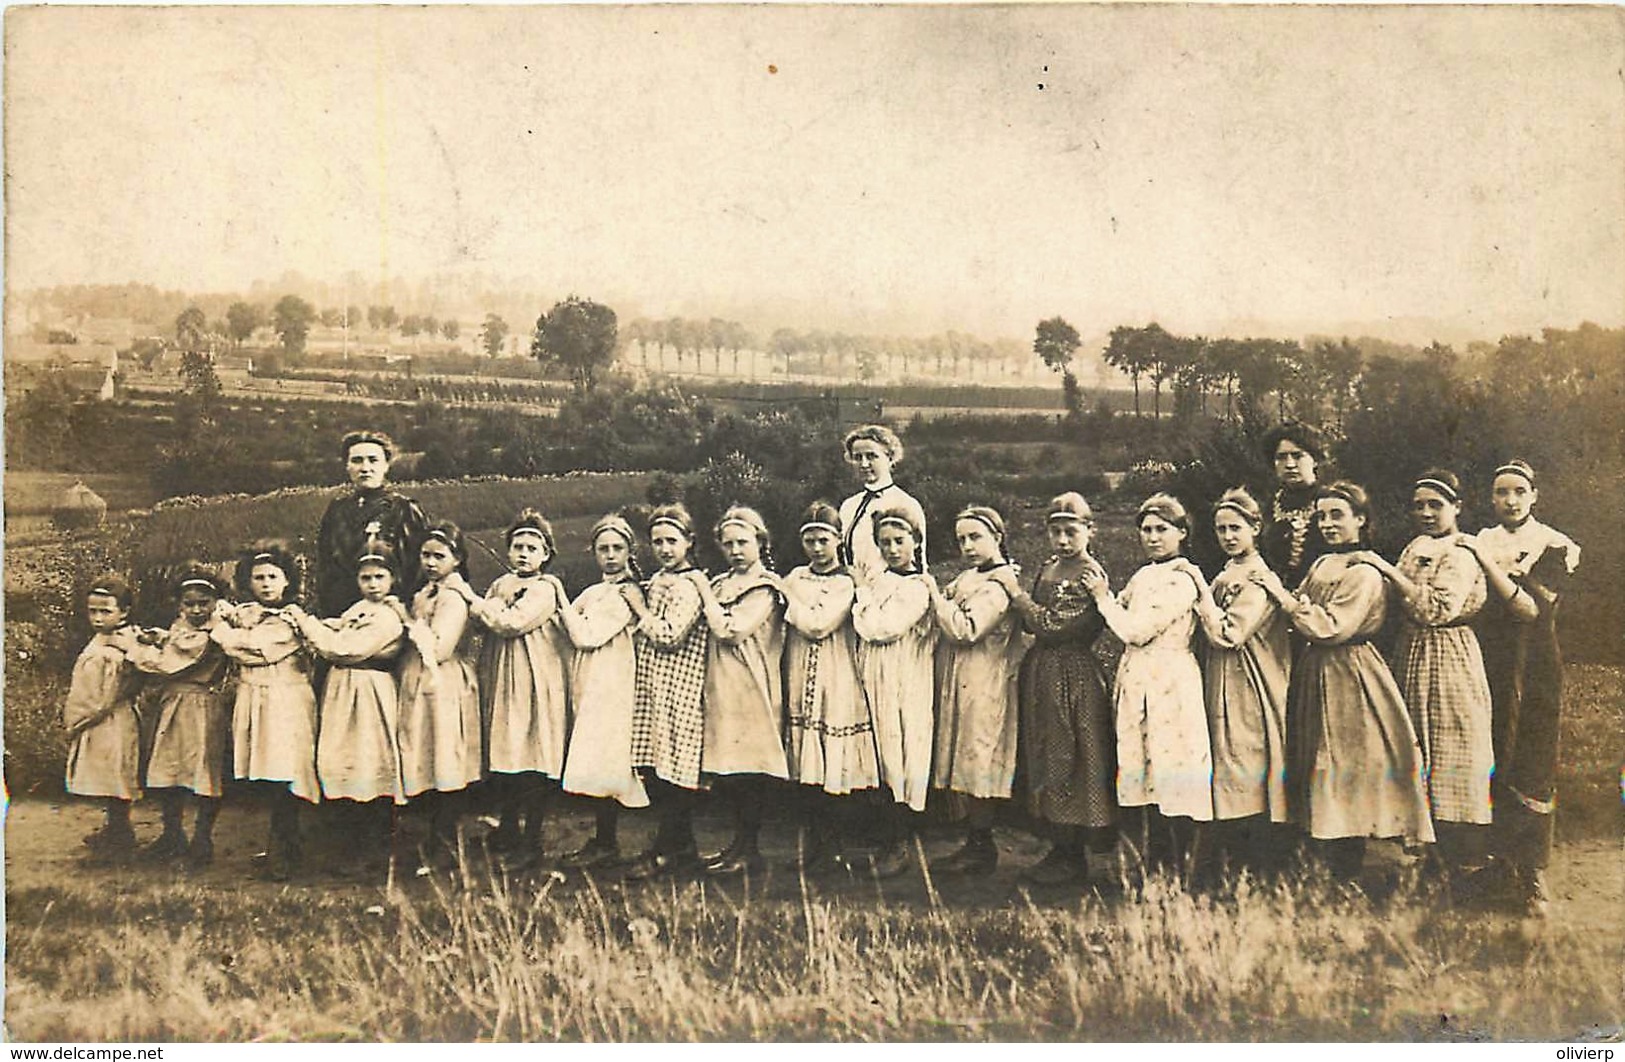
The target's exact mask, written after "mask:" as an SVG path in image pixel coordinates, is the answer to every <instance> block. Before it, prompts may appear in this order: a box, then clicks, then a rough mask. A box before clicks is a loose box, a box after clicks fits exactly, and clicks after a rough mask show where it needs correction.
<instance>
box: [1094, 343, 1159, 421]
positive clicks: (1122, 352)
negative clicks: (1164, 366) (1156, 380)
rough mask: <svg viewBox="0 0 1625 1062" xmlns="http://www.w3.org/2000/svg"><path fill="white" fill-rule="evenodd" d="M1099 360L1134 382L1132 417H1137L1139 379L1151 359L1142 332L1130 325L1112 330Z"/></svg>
mask: <svg viewBox="0 0 1625 1062" xmlns="http://www.w3.org/2000/svg"><path fill="white" fill-rule="evenodd" d="M1101 358H1102V360H1104V361H1105V362H1106V364H1107V365H1110V366H1111V367H1112V368H1114V369H1116V370H1117V371H1118V372H1122V373H1126V374H1127V375H1128V378H1129V379H1130V380H1132V381H1133V382H1134V415H1135V416H1136V417H1138V416H1139V415H1140V377H1141V376H1143V375H1145V373H1146V371H1147V370H1148V369H1149V368H1150V367H1151V357H1150V354H1149V351H1148V346H1147V344H1146V342H1145V337H1144V335H1143V330H1142V329H1139V328H1135V327H1133V326H1132V325H1118V326H1117V327H1116V328H1114V329H1112V333H1111V338H1110V340H1108V341H1107V343H1106V350H1105V353H1104V354H1102V355H1101Z"/></svg>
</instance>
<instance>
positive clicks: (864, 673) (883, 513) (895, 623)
mask: <svg viewBox="0 0 1625 1062" xmlns="http://www.w3.org/2000/svg"><path fill="white" fill-rule="evenodd" d="M872 537H873V538H874V540H875V546H876V548H877V549H878V550H879V551H880V555H881V557H882V558H883V559H884V561H885V564H886V569H885V570H884V571H882V572H881V573H880V574H878V575H876V576H875V577H874V579H873V581H871V582H870V583H868V584H867V585H862V584H860V585H859V586H858V588H857V593H856V594H855V596H854V598H853V601H852V629H853V631H854V632H855V633H856V634H857V636H858V683H859V685H860V686H861V688H862V690H863V696H864V699H865V700H866V701H867V702H868V705H869V718H870V719H871V720H872V721H873V723H874V728H875V751H876V756H877V759H878V761H879V769H880V781H881V784H882V785H883V786H884V789H885V791H886V792H888V793H889V794H890V797H891V799H890V801H889V803H888V805H887V807H886V808H885V809H884V810H883V812H882V815H883V823H882V826H883V832H884V841H883V843H882V845H881V848H880V851H879V852H878V853H876V855H875V863H874V872H875V873H876V874H877V875H879V876H880V877H892V876H894V875H897V874H901V873H902V872H903V871H905V870H907V869H908V864H909V852H910V850H911V849H913V847H914V843H913V840H914V835H915V833H916V831H917V825H916V822H915V820H916V818H917V817H918V815H919V813H920V812H922V811H924V810H925V799H926V792H927V790H928V789H929V787H930V784H931V734H932V722H933V718H934V714H935V711H934V709H935V700H936V685H935V677H934V675H933V673H932V653H933V650H934V649H935V648H936V643H937V625H936V621H935V620H934V619H933V618H932V614H931V589H932V588H931V586H930V585H929V583H928V577H927V576H926V575H925V574H924V573H923V572H922V570H921V568H920V560H921V557H920V544H921V542H923V541H924V539H923V529H922V528H921V527H920V526H919V524H918V523H917V522H916V519H915V516H914V513H913V511H912V510H911V509H907V508H900V509H881V510H879V511H878V512H876V513H875V515H874V521H873V524H872Z"/></svg>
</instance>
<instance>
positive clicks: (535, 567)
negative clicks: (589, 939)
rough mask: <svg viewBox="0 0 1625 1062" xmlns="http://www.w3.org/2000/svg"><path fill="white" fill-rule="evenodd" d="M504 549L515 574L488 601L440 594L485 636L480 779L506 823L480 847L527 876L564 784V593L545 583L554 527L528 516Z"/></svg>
mask: <svg viewBox="0 0 1625 1062" xmlns="http://www.w3.org/2000/svg"><path fill="white" fill-rule="evenodd" d="M507 541H508V565H509V567H510V568H512V571H510V572H508V573H507V574H505V575H502V576H499V577H498V578H497V580H496V581H495V582H493V583H492V584H491V586H490V588H489V589H487V590H486V592H485V597H483V598H481V597H478V596H476V595H475V593H474V591H473V589H472V588H471V587H470V586H469V585H468V582H467V580H465V579H464V578H463V577H462V576H461V575H458V574H453V575H451V576H449V577H447V579H446V589H448V590H451V591H453V592H455V593H457V594H459V595H460V596H461V597H462V598H463V600H464V601H466V602H468V608H469V613H470V614H471V615H472V616H473V617H474V618H475V619H476V620H478V621H479V624H480V626H482V627H484V628H485V630H486V632H487V634H486V638H485V647H484V649H483V650H482V652H481V654H480V662H479V668H478V672H477V675H478V680H479V688H480V718H481V721H482V726H483V730H484V734H485V766H486V771H487V774H488V775H490V776H492V780H493V782H497V783H498V785H499V788H498V790H497V799H498V801H499V802H500V804H501V808H502V818H501V820H500V823H499V824H498V826H497V828H496V830H495V831H494V832H493V833H491V834H490V835H489V836H488V837H487V838H486V844H487V846H488V847H489V848H490V849H491V850H492V851H508V852H511V853H512V858H510V859H509V860H508V861H507V866H508V868H509V869H512V870H524V869H529V868H532V867H534V866H536V865H537V863H538V862H539V861H540V860H541V857H542V843H543V832H542V826H543V822H544V820H545V818H546V812H547V803H548V799H549V797H550V796H551V794H552V792H553V790H554V789H556V788H557V786H558V780H559V779H560V778H562V777H563V776H564V748H565V735H566V734H567V733H569V725H570V720H569V704H568V702H567V701H566V699H565V660H566V656H567V654H568V653H569V651H570V650H569V645H568V641H567V639H565V638H564V636H563V633H562V632H561V631H560V629H559V622H558V615H559V606H560V605H562V604H563V603H564V601H565V597H564V591H563V588H562V587H561V586H560V585H559V583H558V581H557V580H549V579H545V578H543V577H542V570H543V569H544V568H545V567H546V566H547V564H548V563H549V562H550V561H551V560H552V559H553V557H554V555H555V554H556V553H557V552H558V550H557V547H556V546H555V545H554V539H553V526H552V525H551V524H549V523H548V522H547V520H546V519H545V518H544V517H543V516H542V514H541V513H539V512H537V511H536V510H535V509H524V510H522V511H521V512H520V513H519V515H518V516H516V517H515V518H514V522H513V524H512V525H511V526H510V527H509V528H508V534H507ZM521 815H523V817H524V836H523V840H522V841H521V836H520V825H519V822H520V817H521ZM516 849H517V851H515V850H516Z"/></svg>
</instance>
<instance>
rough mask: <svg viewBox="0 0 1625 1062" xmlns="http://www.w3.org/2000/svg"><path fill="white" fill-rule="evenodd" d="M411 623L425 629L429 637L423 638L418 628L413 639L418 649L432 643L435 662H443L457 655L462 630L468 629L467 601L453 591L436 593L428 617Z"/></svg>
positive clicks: (420, 650) (461, 638)
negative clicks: (417, 632)
mask: <svg viewBox="0 0 1625 1062" xmlns="http://www.w3.org/2000/svg"><path fill="white" fill-rule="evenodd" d="M412 625H413V626H414V627H418V628H422V629H424V630H427V632H428V634H429V639H425V638H424V637H423V633H422V631H421V630H420V632H419V634H418V636H417V637H416V638H415V639H413V644H414V645H417V646H418V651H419V652H422V651H423V646H424V645H426V644H432V645H433V646H434V659H435V663H437V664H443V663H445V662H446V661H448V660H450V659H451V658H452V657H454V656H456V655H457V646H458V645H460V644H461V643H462V640H463V632H464V631H466V630H467V629H468V602H466V601H464V600H463V599H462V598H461V597H459V596H458V595H456V594H453V593H445V592H442V593H439V594H436V595H435V603H434V609H433V610H432V611H431V613H430V615H429V617H428V619H427V620H424V619H414V620H413V621H412ZM430 639H432V641H431V640H430Z"/></svg>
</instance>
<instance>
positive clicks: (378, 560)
mask: <svg viewBox="0 0 1625 1062" xmlns="http://www.w3.org/2000/svg"><path fill="white" fill-rule="evenodd" d="M368 561H371V562H372V563H374V564H382V565H383V566H384V567H386V568H387V567H389V566H390V564H391V561H390V559H389V558H388V557H386V556H384V555H383V554H382V553H363V554H362V555H361V559H360V560H358V561H356V562H355V564H356V567H357V568H359V567H361V566H362V565H363V564H366V563H367V562H368Z"/></svg>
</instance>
